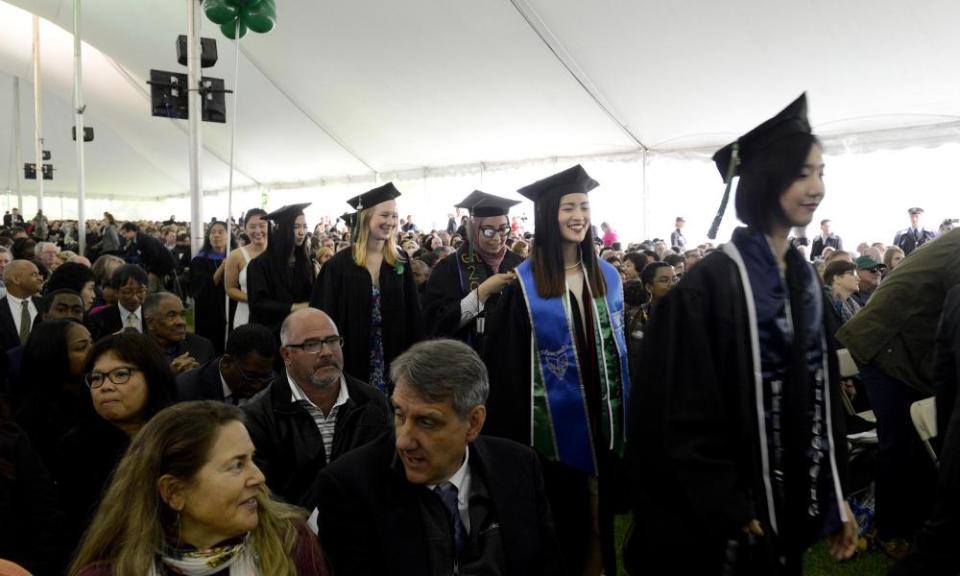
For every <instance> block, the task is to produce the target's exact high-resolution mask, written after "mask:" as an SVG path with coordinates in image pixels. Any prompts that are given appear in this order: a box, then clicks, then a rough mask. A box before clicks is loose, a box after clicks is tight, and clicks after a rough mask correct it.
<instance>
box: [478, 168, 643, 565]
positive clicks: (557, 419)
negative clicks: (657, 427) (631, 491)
mask: <svg viewBox="0 0 960 576" xmlns="http://www.w3.org/2000/svg"><path fill="white" fill-rule="evenodd" d="M597 185H598V184H597V182H596V181H594V180H593V179H592V178H590V176H589V175H588V174H587V173H586V171H585V170H584V169H583V168H582V167H581V166H574V167H572V168H569V169H567V170H564V171H563V172H560V173H558V174H554V175H553V176H550V177H549V178H545V179H543V180H540V181H538V182H535V183H533V184H531V185H529V186H526V187H524V188H521V189H520V190H519V193H520V194H522V195H523V196H525V197H527V198H530V199H531V200H533V201H534V211H535V218H534V224H535V226H536V236H535V237H534V240H533V247H532V249H531V255H530V258H529V259H528V260H526V261H524V262H523V263H522V264H520V265H519V266H517V268H516V271H515V272H516V275H517V280H518V281H517V282H515V283H513V284H510V285H509V286H507V287H506V289H505V290H504V291H503V294H502V295H501V297H500V301H499V302H498V304H497V308H496V311H495V313H494V316H493V318H491V319H490V321H489V330H488V333H487V336H486V349H485V354H484V355H485V360H486V364H487V367H488V369H489V370H490V398H489V400H488V401H487V414H488V416H487V422H486V424H485V426H484V431H485V432H487V433H489V434H493V435H497V436H505V437H507V438H511V439H513V440H516V441H518V442H523V443H526V444H528V445H530V446H532V447H533V448H534V449H535V450H536V451H537V453H538V454H539V455H540V457H541V461H542V462H543V470H544V485H545V488H546V491H547V498H548V499H549V500H550V503H551V509H552V511H553V515H554V523H555V526H556V529H557V536H558V538H559V540H560V545H561V549H562V550H564V552H565V554H566V558H565V559H566V561H567V562H568V563H569V566H570V572H571V573H573V574H591V575H599V574H601V573H602V572H604V571H605V572H606V573H607V574H615V573H616V572H617V567H616V551H615V544H614V531H613V516H614V513H615V511H616V510H617V508H618V506H620V505H621V504H620V502H619V498H617V494H616V493H617V492H618V490H617V489H616V481H617V480H618V478H619V477H620V476H621V474H620V468H621V457H622V456H623V450H624V444H625V438H626V399H627V398H628V396H629V389H630V386H629V375H628V371H629V370H628V367H627V348H626V342H625V340H624V328H623V287H622V283H621V280H620V273H619V272H618V271H617V270H616V268H614V267H613V266H612V265H610V264H609V263H607V262H605V261H603V260H600V259H599V258H597V255H596V252H595V251H594V249H593V233H592V231H591V226H590V199H589V197H588V196H587V192H589V191H590V190H592V189H593V188H595V187H596V186H597Z"/></svg>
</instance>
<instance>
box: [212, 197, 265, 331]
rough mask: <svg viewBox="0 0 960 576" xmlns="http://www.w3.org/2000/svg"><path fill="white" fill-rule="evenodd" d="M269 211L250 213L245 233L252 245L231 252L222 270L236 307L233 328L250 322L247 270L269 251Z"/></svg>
mask: <svg viewBox="0 0 960 576" xmlns="http://www.w3.org/2000/svg"><path fill="white" fill-rule="evenodd" d="M266 216H267V212H266V210H262V209H260V208H253V209H251V210H247V213H246V214H245V215H244V218H243V232H244V234H246V236H247V238H249V239H250V243H249V244H247V245H246V246H241V247H240V248H237V249H236V250H233V251H232V252H230V255H229V256H227V262H226V263H225V264H224V267H223V279H224V285H225V286H226V290H227V294H228V295H229V296H230V300H231V301H232V302H234V303H236V309H235V310H234V312H233V318H232V320H233V322H232V323H231V325H230V326H231V328H239V327H240V326H243V325H244V324H246V323H247V322H249V321H250V305H249V304H248V302H249V297H248V293H249V290H248V289H247V266H248V265H249V264H250V262H251V261H252V260H253V259H254V258H256V257H257V256H259V255H261V254H263V251H264V250H266V249H267V228H268V227H269V224H270V223H269V222H268V221H267V220H265V218H266Z"/></svg>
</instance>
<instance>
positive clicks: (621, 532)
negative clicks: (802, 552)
mask: <svg viewBox="0 0 960 576" xmlns="http://www.w3.org/2000/svg"><path fill="white" fill-rule="evenodd" d="M629 526H630V517H629V516H627V515H624V516H618V517H617V519H616V541H617V552H618V553H619V552H620V551H621V550H623V544H624V540H625V539H626V536H627V528H628V527H629ZM618 562H619V559H618ZM892 564H893V563H892V561H890V560H889V559H888V558H887V557H886V556H885V555H884V554H883V552H879V551H877V550H870V551H868V552H858V553H857V554H856V556H854V557H853V558H852V559H850V560H848V561H846V562H837V561H836V560H834V559H833V558H831V557H830V553H829V552H828V551H827V546H826V544H825V543H823V542H821V543H819V544H817V545H816V546H814V547H813V548H812V549H811V550H810V551H809V552H808V553H807V558H806V561H805V562H804V566H803V573H804V574H805V575H806V576H885V575H886V573H887V570H889V569H890V566H891V565H892ZM619 573H620V575H621V576H626V572H624V571H623V568H622V566H621V568H620V572H619Z"/></svg>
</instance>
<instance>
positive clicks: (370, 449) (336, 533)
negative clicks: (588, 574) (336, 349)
mask: <svg viewBox="0 0 960 576" xmlns="http://www.w3.org/2000/svg"><path fill="white" fill-rule="evenodd" d="M390 371H391V380H392V381H393V382H395V383H396V387H395V389H394V391H393V397H392V402H393V407H394V427H395V437H392V436H384V437H382V438H380V439H378V440H377V441H375V442H372V443H370V444H368V445H367V446H364V447H363V448H359V449H357V450H355V451H353V452H351V453H349V454H347V455H345V456H343V457H342V458H340V459H339V460H337V461H336V462H334V463H333V464H331V465H330V466H327V468H326V469H324V471H323V472H321V473H320V476H319V477H318V478H317V487H316V488H317V489H316V493H317V495H318V500H317V518H318V528H319V536H320V542H321V545H322V546H323V549H324V552H325V553H326V554H327V558H328V560H329V562H330V566H331V568H332V572H333V573H334V574H337V576H352V575H360V574H402V575H407V574H409V575H411V576H412V575H416V576H428V575H445V576H446V575H449V574H457V573H459V572H463V573H465V574H481V573H482V574H522V575H535V574H560V573H562V570H561V565H562V564H561V559H560V551H559V549H558V545H557V541H556V535H555V534H554V529H553V520H552V517H551V514H550V508H549V505H548V503H547V500H546V496H545V494H544V490H543V478H542V475H541V471H540V465H539V461H538V460H537V456H536V455H535V454H534V452H533V451H531V450H530V449H529V448H527V447H525V446H522V445H520V444H517V443H515V442H512V441H510V440H505V439H499V438H492V437H480V436H479V434H480V430H481V429H482V428H483V423H484V420H485V419H486V406H485V405H484V404H485V402H486V398H487V392H488V391H489V383H488V380H487V370H486V367H485V366H484V365H483V362H482V361H481V360H480V358H479V357H478V356H477V354H476V353H475V352H474V351H473V350H472V349H471V348H470V347H469V346H467V345H466V344H464V343H463V342H460V341H457V340H431V341H427V342H421V343H419V344H416V345H414V346H413V347H412V348H410V349H409V350H408V351H407V352H405V353H403V354H401V355H400V356H399V357H397V358H396V359H394V360H393V362H392V363H391V367H390Z"/></svg>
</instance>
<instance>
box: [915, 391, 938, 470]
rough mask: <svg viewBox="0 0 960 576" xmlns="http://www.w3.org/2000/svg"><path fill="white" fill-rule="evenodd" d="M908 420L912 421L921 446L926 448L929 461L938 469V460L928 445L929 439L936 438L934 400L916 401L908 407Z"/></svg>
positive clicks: (931, 447)
mask: <svg viewBox="0 0 960 576" xmlns="http://www.w3.org/2000/svg"><path fill="white" fill-rule="evenodd" d="M910 419H911V420H913V427H914V428H916V429H917V434H918V435H919V436H920V440H922V441H923V445H924V446H926V448H927V452H928V453H929V454H930V459H931V460H933V464H934V466H937V467H938V468H939V467H940V459H939V458H937V453H936V451H935V450H934V449H933V446H932V445H931V444H930V439H931V438H935V437H936V436H937V407H936V402H935V398H933V397H932V396H931V397H930V398H924V399H923V400H917V401H916V402H914V403H913V404H911V405H910Z"/></svg>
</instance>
